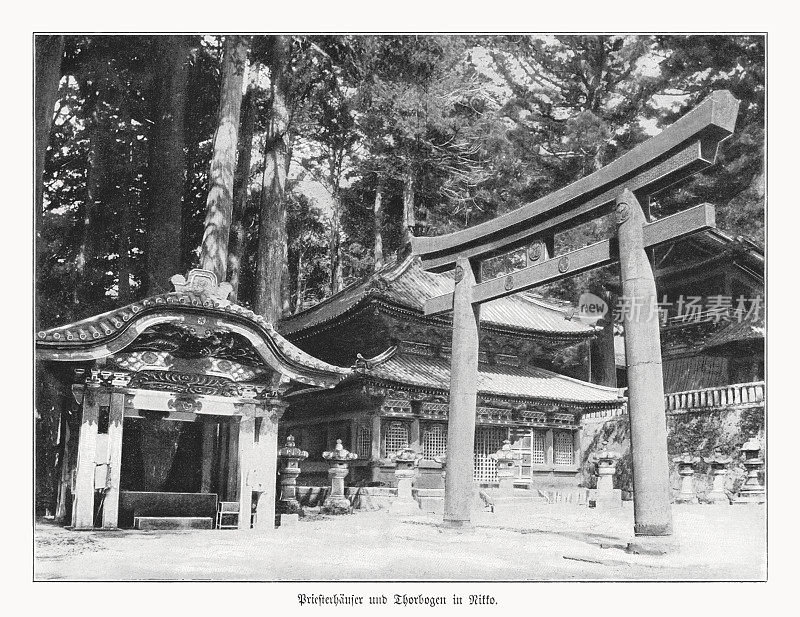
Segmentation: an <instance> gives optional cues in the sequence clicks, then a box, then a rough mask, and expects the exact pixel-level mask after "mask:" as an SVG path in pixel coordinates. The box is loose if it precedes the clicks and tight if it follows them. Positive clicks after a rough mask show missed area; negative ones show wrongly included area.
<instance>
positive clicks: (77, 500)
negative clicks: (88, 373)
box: [72, 384, 100, 529]
mask: <svg viewBox="0 0 800 617" xmlns="http://www.w3.org/2000/svg"><path fill="white" fill-rule="evenodd" d="M99 411H100V405H99V403H98V387H97V386H95V385H90V384H87V385H86V387H85V389H84V391H83V410H82V412H81V429H80V433H79V435H78V464H77V468H76V471H75V493H74V495H73V501H72V524H73V527H74V528H75V529H92V528H93V527H94V469H95V454H96V452H97V418H98V415H99Z"/></svg>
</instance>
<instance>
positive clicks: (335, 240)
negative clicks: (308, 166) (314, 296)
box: [328, 190, 343, 295]
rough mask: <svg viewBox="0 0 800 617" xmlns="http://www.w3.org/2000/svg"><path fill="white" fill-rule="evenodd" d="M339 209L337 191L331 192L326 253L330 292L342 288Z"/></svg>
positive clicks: (340, 206) (334, 292) (333, 292)
mask: <svg viewBox="0 0 800 617" xmlns="http://www.w3.org/2000/svg"><path fill="white" fill-rule="evenodd" d="M341 209H342V205H341V203H340V201H339V191H338V190H334V193H333V216H332V217H331V238H330V243H329V245H328V253H329V256H330V262H331V294H332V295H333V294H337V293H339V292H340V291H341V290H342V284H343V277H342V238H341V220H340V219H341Z"/></svg>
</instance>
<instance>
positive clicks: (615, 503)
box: [589, 488, 622, 510]
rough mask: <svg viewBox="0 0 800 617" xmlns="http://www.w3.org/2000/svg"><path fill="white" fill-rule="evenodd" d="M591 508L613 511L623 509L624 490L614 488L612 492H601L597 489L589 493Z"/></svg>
mask: <svg viewBox="0 0 800 617" xmlns="http://www.w3.org/2000/svg"><path fill="white" fill-rule="evenodd" d="M592 504H594V505H592ZM589 507H590V508H597V509H599V510H611V509H614V508H621V507H622V489H619V488H612V489H611V490H605V491H599V490H597V489H594V490H590V491H589Z"/></svg>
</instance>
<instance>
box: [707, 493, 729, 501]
mask: <svg viewBox="0 0 800 617" xmlns="http://www.w3.org/2000/svg"><path fill="white" fill-rule="evenodd" d="M705 501H707V502H708V503H724V504H730V502H731V498H730V497H728V495H727V494H726V493H722V492H716V491H713V492H711V493H706V497H705Z"/></svg>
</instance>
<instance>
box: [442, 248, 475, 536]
mask: <svg viewBox="0 0 800 617" xmlns="http://www.w3.org/2000/svg"><path fill="white" fill-rule="evenodd" d="M474 285H475V272H474V270H473V269H472V265H471V264H470V262H469V259H467V258H464V257H460V258H458V260H457V261H456V272H455V290H454V292H453V343H452V362H451V369H450V411H449V416H448V421H447V466H446V471H445V487H444V524H445V525H449V526H452V527H465V526H470V525H471V517H472V495H473V481H472V475H473V470H474V467H475V458H474V453H473V449H474V447H475V406H476V400H477V394H478V342H479V341H478V335H479V332H480V305H478V304H476V305H473V303H472V288H473V287H474Z"/></svg>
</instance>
